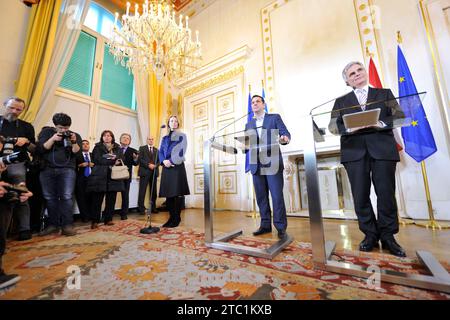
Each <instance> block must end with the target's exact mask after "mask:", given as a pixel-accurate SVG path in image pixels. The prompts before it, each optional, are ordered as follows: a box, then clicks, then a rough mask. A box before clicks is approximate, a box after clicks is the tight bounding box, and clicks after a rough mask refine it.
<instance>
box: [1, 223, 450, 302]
mask: <svg viewBox="0 0 450 320" xmlns="http://www.w3.org/2000/svg"><path fill="white" fill-rule="evenodd" d="M141 227H142V222H140V221H136V220H127V221H120V222H117V223H116V225H114V226H112V227H104V226H102V227H101V228H100V229H98V230H96V231H92V230H90V229H89V227H88V226H83V227H79V228H78V232H79V235H77V236H75V237H63V236H58V235H51V236H46V237H35V238H33V239H32V240H29V241H26V242H14V241H13V242H10V243H9V246H8V248H9V251H8V253H7V254H6V256H5V257H4V268H5V270H7V271H8V273H18V274H19V275H20V276H21V277H22V280H21V281H20V282H19V283H18V284H17V285H16V286H13V287H11V288H9V289H7V290H3V291H0V299H96V300H98V299H136V300H137V299H141V300H146V299H148V300H166V299H169V300H178V299H182V300H185V299H195V300H209V299H220V300H239V299H244V300H245V299H254V300H268V299H269V300H272V299H273V300H285V299H288V300H295V299H299V300H319V299H320V300H321V299H363V300H366V299H370V300H374V299H376V300H380V299H383V300H392V299H427V300H428V299H433V300H449V299H450V295H446V294H443V293H438V292H432V291H426V290H419V289H414V288H409V287H405V286H400V285H391V284H383V285H382V288H378V289H373V290H371V289H369V288H368V286H367V284H366V280H364V279H359V278H354V277H347V276H341V275H337V274H332V273H327V272H322V271H317V270H314V269H313V267H312V264H311V246H310V244H308V243H301V242H296V241H294V242H293V243H292V244H291V245H290V246H289V247H288V248H286V249H285V250H284V251H283V252H281V253H280V254H279V255H278V256H277V257H276V258H275V259H274V260H272V261H271V260H267V259H262V258H254V257H250V256H244V255H239V254H234V253H230V252H225V251H220V250H215V249H209V248H207V247H205V245H204V238H203V234H202V233H200V232H198V231H195V230H184V229H183V228H175V229H162V230H161V232H159V233H157V234H154V235H142V234H140V233H139V230H140V228H141ZM234 242H235V243H241V244H244V243H245V245H249V246H254V247H267V246H269V245H270V244H271V242H270V241H268V240H258V239H256V238H253V237H239V238H237V239H235V240H234ZM338 255H339V258H341V259H344V260H346V261H350V262H353V263H357V264H367V265H378V266H381V267H383V268H390V269H392V270H399V271H402V272H410V273H424V270H421V269H420V267H419V265H418V262H417V260H416V259H410V258H403V259H399V258H396V257H393V256H391V255H385V254H380V253H372V254H364V253H360V252H348V251H342V252H338ZM70 266H77V267H79V270H80V271H81V277H79V279H80V282H79V285H80V286H79V289H78V288H76V285H75V284H77V283H76V282H73V283H71V285H67V283H68V280H67V279H68V278H69V276H70V275H71V274H69V273H68V272H67V270H68V268H69V267H70ZM445 267H446V268H447V269H450V268H449V266H448V265H445ZM74 287H75V288H74Z"/></svg>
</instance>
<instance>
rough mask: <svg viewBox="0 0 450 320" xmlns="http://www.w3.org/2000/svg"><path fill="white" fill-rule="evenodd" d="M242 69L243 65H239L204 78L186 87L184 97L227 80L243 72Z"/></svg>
mask: <svg viewBox="0 0 450 320" xmlns="http://www.w3.org/2000/svg"><path fill="white" fill-rule="evenodd" d="M244 71H245V69H244V66H239V67H236V68H234V69H232V70H230V71H227V72H224V73H222V74H219V75H218V76H215V77H212V78H211V79H208V80H205V81H203V82H201V83H200V84H198V85H195V86H192V87H190V88H188V89H186V92H185V97H189V96H192V95H194V94H196V93H198V92H201V91H203V90H206V89H209V88H211V87H214V86H217V85H219V84H221V83H223V82H227V81H229V80H231V79H233V78H235V77H237V76H238V75H240V74H243V73H244Z"/></svg>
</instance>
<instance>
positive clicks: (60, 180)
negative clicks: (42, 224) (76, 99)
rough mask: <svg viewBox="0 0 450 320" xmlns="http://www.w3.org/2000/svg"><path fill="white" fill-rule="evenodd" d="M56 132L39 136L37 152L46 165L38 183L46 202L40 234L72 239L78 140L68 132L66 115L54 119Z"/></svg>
mask: <svg viewBox="0 0 450 320" xmlns="http://www.w3.org/2000/svg"><path fill="white" fill-rule="evenodd" d="M53 124H54V125H55V128H52V127H49V128H46V129H43V130H42V131H41V133H40V134H39V137H38V139H39V144H38V148H39V152H41V153H42V158H43V160H44V163H45V165H44V166H45V167H44V169H43V170H42V171H41V174H40V176H39V179H40V181H41V186H42V193H43V195H44V198H45V200H46V202H47V210H48V216H49V226H48V227H47V228H46V229H45V230H44V231H42V232H41V233H40V235H42V236H43V235H48V234H51V233H58V232H59V230H60V228H62V234H63V235H65V236H73V235H75V234H76V231H75V230H74V228H73V198H72V194H73V192H74V189H75V182H76V171H75V170H76V155H77V153H78V152H79V151H80V147H81V137H80V135H79V134H78V133H75V132H72V131H70V130H69V128H70V126H71V124H72V119H71V118H70V117H69V116H68V115H67V114H65V113H56V114H55V115H53Z"/></svg>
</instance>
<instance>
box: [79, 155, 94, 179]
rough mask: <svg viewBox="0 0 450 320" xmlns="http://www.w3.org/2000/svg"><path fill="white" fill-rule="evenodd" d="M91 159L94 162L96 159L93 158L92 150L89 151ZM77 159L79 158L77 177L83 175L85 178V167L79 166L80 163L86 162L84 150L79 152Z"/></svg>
mask: <svg viewBox="0 0 450 320" xmlns="http://www.w3.org/2000/svg"><path fill="white" fill-rule="evenodd" d="M89 159H90V160H91V162H94V161H93V160H92V152H89ZM76 160H77V178H78V177H83V178H85V177H84V167H79V166H78V165H79V164H81V163H83V162H85V161H84V154H83V151H80V152H78V153H77V156H76ZM94 164H95V163H94ZM91 172H92V168H91Z"/></svg>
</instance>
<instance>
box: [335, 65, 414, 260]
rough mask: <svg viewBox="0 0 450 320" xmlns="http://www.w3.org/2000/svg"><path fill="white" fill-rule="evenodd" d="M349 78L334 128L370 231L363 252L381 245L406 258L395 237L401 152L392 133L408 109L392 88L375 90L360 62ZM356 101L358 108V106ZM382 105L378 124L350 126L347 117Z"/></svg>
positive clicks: (337, 107) (358, 210) (346, 77)
mask: <svg viewBox="0 0 450 320" xmlns="http://www.w3.org/2000/svg"><path fill="white" fill-rule="evenodd" d="M342 76H343V78H344V81H345V83H346V84H347V85H348V86H349V87H351V88H352V92H350V93H348V94H347V95H345V96H343V97H340V98H338V99H337V100H336V101H335V104H334V107H333V112H332V119H331V122H330V131H333V130H332V129H331V127H332V126H333V127H334V129H335V131H336V132H338V133H339V134H340V135H341V163H342V164H343V165H344V167H345V169H346V171H347V174H348V177H349V180H350V185H351V190H352V194H353V201H354V206H355V211H356V215H357V216H358V222H359V228H360V230H361V231H362V232H363V233H364V234H365V238H364V240H363V241H362V242H361V243H360V245H359V249H360V251H365V252H369V251H372V250H373V249H374V248H376V247H378V246H379V244H378V241H380V240H381V244H382V248H383V249H387V250H389V252H391V253H392V254H393V255H396V256H399V257H405V256H406V254H405V251H404V250H403V248H402V247H401V246H400V245H399V244H398V243H397V242H396V241H395V238H394V234H396V233H398V230H399V224H398V216H397V202H396V199H395V170H396V165H397V162H398V161H400V157H399V154H398V150H397V145H396V141H395V139H394V134H393V132H392V127H393V126H392V123H393V118H394V114H395V116H396V117H401V116H402V114H399V113H401V111H400V109H399V108H398V104H397V102H396V99H395V98H394V95H393V94H392V92H391V90H389V89H375V88H372V87H369V85H368V74H367V71H366V68H365V67H364V65H363V64H362V63H360V62H351V63H349V64H348V65H347V66H346V67H345V68H344V70H343V72H342ZM353 106H355V107H354V108H352V107H353ZM377 108H379V109H380V116H379V121H378V124H377V125H376V126H371V127H360V128H353V129H349V128H346V127H345V125H344V122H343V116H344V115H345V114H349V113H355V112H361V111H365V110H366V109H367V110H372V109H377ZM371 183H373V185H374V187H375V192H376V194H377V211H378V219H377V218H376V217H375V213H374V210H373V208H372V203H371V201H370V188H371Z"/></svg>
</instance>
